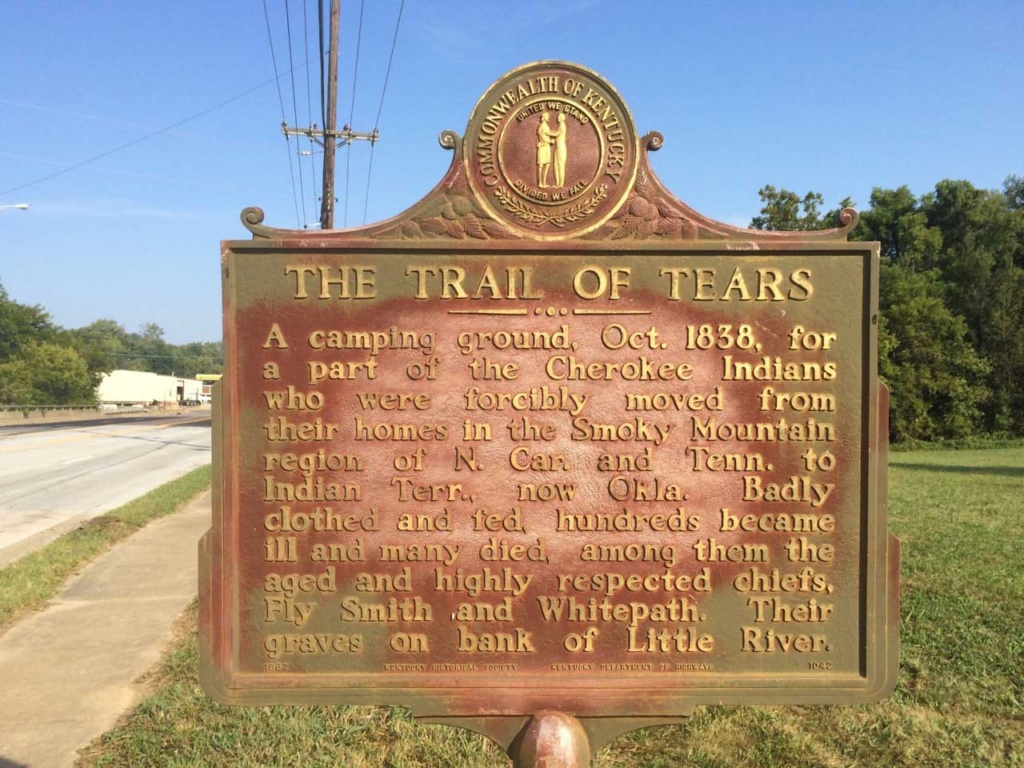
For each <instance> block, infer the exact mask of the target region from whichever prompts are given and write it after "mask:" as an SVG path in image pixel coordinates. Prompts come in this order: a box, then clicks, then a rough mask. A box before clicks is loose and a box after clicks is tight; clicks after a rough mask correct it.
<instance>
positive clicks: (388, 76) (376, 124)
mask: <svg viewBox="0 0 1024 768" xmlns="http://www.w3.org/2000/svg"><path fill="white" fill-rule="evenodd" d="M403 8H405V0H402V2H401V3H399V5H398V19H397V20H396V21H395V35H394V37H393V38H391V53H390V54H389V55H388V68H387V71H386V72H385V73H384V88H383V89H382V90H381V92H380V104H379V105H378V106H377V119H376V120H375V121H374V123H373V131H374V133H376V132H377V129H378V128H379V127H380V115H381V112H383V111H384V96H385V95H386V94H387V92H388V81H389V80H390V79H391V63H392V62H393V61H394V60H395V46H396V45H397V44H398V28H399V27H400V26H401V24H402V9H403ZM375 146H376V142H374V143H373V144H371V145H370V164H369V167H368V168H367V169H366V194H365V195H364V196H363V224H365V223H366V211H367V209H368V208H369V205H370V177H371V176H372V175H373V149H374V147H375Z"/></svg>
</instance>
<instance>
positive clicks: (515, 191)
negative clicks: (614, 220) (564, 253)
mask: <svg viewBox="0 0 1024 768" xmlns="http://www.w3.org/2000/svg"><path fill="white" fill-rule="evenodd" d="M637 144H638V141H637V138H636V129H635V128H634V126H633V118H632V117H631V116H630V114H629V110H627V109H626V105H625V104H624V103H623V101H622V99H621V98H620V97H619V95H618V94H617V93H616V92H615V90H614V89H613V88H612V87H611V86H610V85H609V84H608V83H606V82H604V81H603V80H602V79H601V78H600V77H599V76H598V75H597V74H596V73H594V72H591V71H590V70H588V69H585V68H583V67H580V66H578V65H576V64H568V63H565V62H557V61H542V62H535V63H533V64H527V65H526V66H523V67H520V68H518V69H515V70H513V71H512V72H509V73H508V74H507V75H505V76H504V77H503V78H501V79H500V80H499V81H498V82H496V83H495V84H494V85H492V86H491V87H490V89H489V90H488V91H487V93H485V94H484V96H483V98H482V99H481V100H480V102H479V103H478V104H477V105H476V108H475V109H474V110H473V114H472V115H471V116H470V118H469V126H468V127H467V129H466V137H465V139H464V142H463V152H464V155H465V161H466V170H467V175H468V177H469V183H470V184H471V186H472V188H473V191H474V193H475V194H476V195H477V197H479V198H480V200H481V201H482V202H483V204H484V206H485V207H486V208H487V209H488V210H489V211H490V212H491V214H492V215H493V216H494V217H495V218H496V219H498V220H499V221H502V222H504V223H505V224H507V225H508V226H509V227H510V228H511V229H513V230H515V231H517V232H519V233H521V234H524V235H527V236H528V237H534V238H539V239H543V240H556V239H562V238H568V237H575V236H578V235H580V234H583V233H585V232H589V231H590V230H592V229H595V228H596V227H598V226H600V225H601V224H603V223H604V222H605V221H607V220H608V218H609V217H611V215H612V214H614V213H615V211H616V210H617V209H618V207H619V206H620V205H621V204H622V202H623V201H624V200H625V199H626V196H627V195H628V194H629V191H630V190H631V189H632V187H633V181H634V179H635V178H636V165H637Z"/></svg>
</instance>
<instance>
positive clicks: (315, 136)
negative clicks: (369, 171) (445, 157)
mask: <svg viewBox="0 0 1024 768" xmlns="http://www.w3.org/2000/svg"><path fill="white" fill-rule="evenodd" d="M330 24H331V33H330V47H329V48H328V55H327V114H326V115H325V116H324V121H325V122H326V123H327V124H326V125H325V126H324V129H323V130H322V131H321V130H319V129H318V128H317V127H316V124H315V123H314V124H313V125H312V126H310V127H309V128H289V127H288V123H281V132H282V133H283V134H284V135H285V136H306V137H307V138H309V139H310V140H312V141H315V142H316V143H317V144H319V145H320V146H322V147H323V148H324V183H323V197H322V198H321V200H320V229H334V155H335V151H336V150H337V148H338V147H339V146H340V147H344V146H345V145H346V144H349V143H350V142H352V141H353V140H355V139H365V140H366V141H369V142H370V143H371V144H374V143H376V141H377V139H378V138H380V136H379V134H378V132H377V129H376V128H374V129H373V130H372V131H371V132H369V133H360V132H358V131H353V130H352V128H351V127H350V126H348V125H344V126H342V128H341V130H340V131H338V130H336V129H335V127H336V126H337V124H338V38H339V37H340V31H341V0H331V21H330Z"/></svg>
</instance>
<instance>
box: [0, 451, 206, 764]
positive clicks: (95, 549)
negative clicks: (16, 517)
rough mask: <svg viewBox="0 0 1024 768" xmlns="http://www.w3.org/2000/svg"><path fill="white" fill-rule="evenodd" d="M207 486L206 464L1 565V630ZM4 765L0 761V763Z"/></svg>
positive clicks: (47, 599) (179, 507) (37, 606)
mask: <svg viewBox="0 0 1024 768" xmlns="http://www.w3.org/2000/svg"><path fill="white" fill-rule="evenodd" d="M209 487H210V465H209V464H207V465H205V466H202V467H198V468H196V469H194V470H192V471H191V472H189V473H187V474H185V475H182V476H181V477H179V478H177V479H176V480H171V481H170V482H169V483H164V484H163V485H161V486H160V487H159V488H154V489H153V490H152V491H150V492H149V493H147V494H145V495H144V496H140V497H139V498H137V499H134V500H133V501H129V502H128V503H127V504H124V505H122V506H120V507H118V508H117V509H113V510H111V511H110V512H107V513H106V514H103V515H100V516H99V517H94V518H92V519H91V520H86V521H85V522H84V523H82V524H81V525H80V526H78V528H76V529H75V530H73V531H71V532H70V533H67V534H65V535H64V536H61V537H60V538H59V539H57V540H55V541H52V542H50V543H49V544H47V545H45V546H43V547H40V548H39V549H37V550H35V551H34V552H31V553H29V554H27V555H25V556H24V557H22V558H19V559H18V560H15V561H14V562H13V563H11V564H10V565H7V566H4V567H3V568H0V633H2V632H3V631H4V630H5V629H6V628H7V627H9V626H11V624H13V623H14V622H15V621H17V620H18V619H19V618H21V617H22V616H24V615H25V614H26V613H28V612H29V611H34V610H37V609H39V608H42V607H43V606H44V605H45V604H46V603H47V602H48V601H49V600H50V599H52V598H53V597H54V596H55V595H56V594H57V593H58V592H59V591H60V589H61V587H62V586H64V582H65V581H66V580H67V578H68V577H69V576H71V575H72V574H73V573H75V572H76V571H77V570H78V569H79V568H81V567H82V566H83V565H85V564H86V563H88V562H89V561H90V560H93V559H95V558H97V557H99V556H100V555H101V554H103V553H104V552H106V551H107V550H108V549H110V547H112V546H113V545H114V544H116V543H117V542H118V541H120V540H121V539H123V538H125V537H127V536H130V535H131V534H133V533H135V532H136V531H137V530H139V529H140V528H142V527H143V526H145V525H146V524H147V523H149V522H151V521H153V520H156V519H157V518H159V517H163V516H164V515H169V514H171V513H172V512H175V511H177V510H179V509H181V508H182V507H183V506H184V505H185V504H187V503H188V502H190V501H191V500H192V499H194V498H195V497H196V495H197V494H199V493H200V492H202V491H204V490H206V489H207V488H209ZM0 766H2V763H0Z"/></svg>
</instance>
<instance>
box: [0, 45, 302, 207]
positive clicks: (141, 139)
mask: <svg viewBox="0 0 1024 768" xmlns="http://www.w3.org/2000/svg"><path fill="white" fill-rule="evenodd" d="M299 66H300V67H301V66H305V64H300V65H299ZM285 74H288V73H287V72H285ZM277 80H278V76H276V75H275V76H274V77H272V78H270V79H269V80H264V81H263V82H262V83H260V84H259V85H254V86H253V87H252V88H249V89H248V90H245V91H242V92H241V93H239V94H237V95H235V96H232V97H231V98H230V99H225V100H224V101H222V102H220V103H218V104H214V105H213V106H212V107H207V108H206V109H204V110H202V111H200V112H196V113H195V114H193V115H190V116H188V117H186V118H184V119H182V120H178V121H177V122H175V123H171V124H170V125H167V126H164V127H163V128H159V129H157V130H155V131H150V132H149V133H147V134H144V135H142V136H139V137H138V138H137V139H132V140H131V141H128V142H125V143H124V144H119V145H118V146H116V147H113V148H112V149H108V150H106V151H104V152H101V153H100V154H98V155H93V156H92V157H89V158H86V159H85V160H81V161H79V162H77V163H74V164H73V165H69V166H68V167H67V168H62V169H61V170H59V171H54V172H53V173H50V174H47V175H46V176H41V177H40V178H38V179H33V180H32V181H27V182H25V183H24V184H19V185H18V186H16V187H11V188H10V189H6V190H4V191H2V192H0V195H8V194H10V193H12V192H17V191H18V190H21V189H25V188H26V187H33V186H35V185H36V184H42V183H43V182H44V181H49V180H50V179H55V178H57V177H58V176H63V175H64V174H66V173H71V172H72V171H77V170H78V169H79V168H82V167H84V166H86V165H90V164H91V163H95V162H96V161H97V160H102V159H103V158H105V157H109V156H110V155H113V154H115V153H116V152H121V151H122V150H125V149H128V148H130V147H134V146H135V145H136V144H141V143H142V142H144V141H148V140H149V139H152V138H155V137H157V136H161V135H162V134H165V133H167V132H169V131H173V130H174V129H175V128H180V127H181V126H183V125H185V124H186V123H190V122H192V121H193V120H198V119H199V118H200V117H205V116H206V115H208V114H210V113H211V112H215V111H216V110H218V109H221V108H222V107H226V106H227V105H228V104H233V103H234V102H236V101H239V100H240V99H244V98H245V97H246V96H248V95H249V94H250V93H255V92H256V91H258V90H260V89H261V88H266V87H267V86H268V85H270V84H271V83H273V82H276V81H277ZM288 157H289V161H290V160H291V153H290V152H289V156H288Z"/></svg>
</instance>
